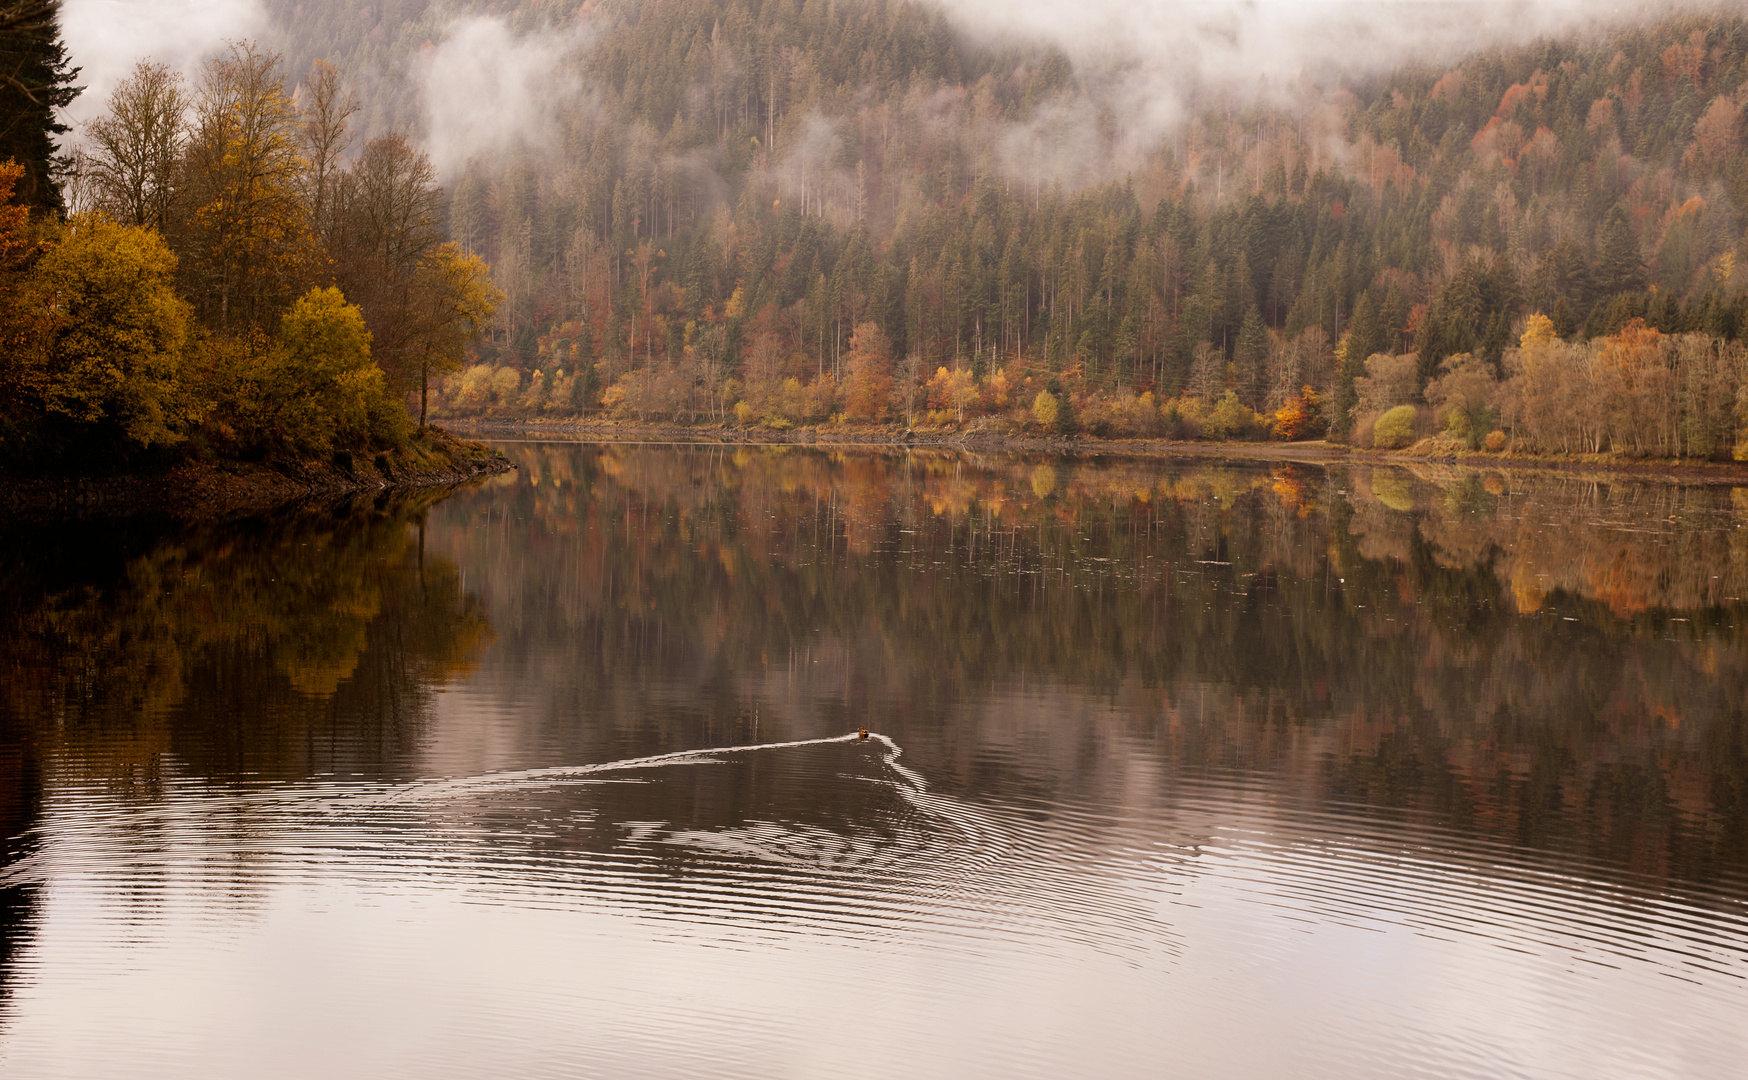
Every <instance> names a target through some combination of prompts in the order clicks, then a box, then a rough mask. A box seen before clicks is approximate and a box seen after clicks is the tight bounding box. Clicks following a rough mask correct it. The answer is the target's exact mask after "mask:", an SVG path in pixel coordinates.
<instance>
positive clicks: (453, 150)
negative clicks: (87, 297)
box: [63, 0, 1671, 171]
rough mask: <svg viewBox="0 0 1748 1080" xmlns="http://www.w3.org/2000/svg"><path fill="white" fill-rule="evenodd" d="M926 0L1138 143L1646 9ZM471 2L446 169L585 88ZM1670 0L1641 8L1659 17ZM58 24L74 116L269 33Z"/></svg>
mask: <svg viewBox="0 0 1748 1080" xmlns="http://www.w3.org/2000/svg"><path fill="white" fill-rule="evenodd" d="M309 2H322V0H309ZM329 2H333V0H329ZM935 2H937V3H940V4H942V5H943V6H944V7H945V8H946V9H947V10H948V11H949V12H950V13H951V14H952V16H953V18H954V19H955V21H956V22H957V23H958V24H959V25H960V26H962V27H964V28H965V29H966V31H967V32H969V33H971V34H973V35H976V36H984V37H991V38H999V37H1004V36H1021V37H1026V38H1034V39H1036V38H1043V39H1047V40H1052V41H1055V42H1057V43H1058V44H1060V45H1061V46H1062V47H1063V48H1064V49H1065V50H1066V51H1067V52H1068V53H1069V54H1070V56H1071V57H1073V59H1074V60H1075V63H1076V65H1077V69H1078V70H1079V71H1080V72H1081V73H1082V75H1083V78H1084V80H1085V83H1086V85H1087V88H1088V92H1089V95H1090V98H1089V99H1086V100H1083V101H1082V102H1081V103H1080V104H1081V105H1082V106H1087V105H1090V106H1092V107H1097V106H1100V105H1103V106H1109V107H1110V108H1111V110H1112V112H1113V113H1114V114H1115V115H1118V116H1121V117H1123V118H1124V120H1125V123H1126V124H1127V126H1128V128H1129V130H1130V132H1131V134H1132V135H1133V136H1134V137H1136V138H1140V139H1147V138H1151V137H1156V136H1158V135H1160V134H1163V133H1164V132H1165V131H1166V130H1167V129H1168V128H1169V126H1170V125H1171V124H1172V123H1173V122H1175V120H1176V119H1177V117H1178V115H1179V113H1180V110H1179V100H1180V94H1181V91H1182V89H1183V88H1184V86H1185V85H1186V83H1187V82H1188V81H1200V82H1207V81H1215V82H1222V83H1229V84H1232V85H1235V86H1237V87H1239V88H1241V89H1243V88H1248V87H1255V86H1256V85H1257V83H1258V80H1259V79H1268V80H1270V81H1272V82H1276V83H1278V82H1279V81H1280V80H1282V79H1284V78H1290V77H1292V76H1293V75H1295V74H1296V73H1298V72H1301V71H1304V70H1307V69H1310V70H1322V69H1326V68H1328V67H1330V66H1339V67H1343V68H1349V69H1354V68H1378V67H1386V66H1389V65H1393V64H1396V63H1399V62H1400V61H1401V60H1403V59H1404V58H1405V57H1407V56H1408V55H1409V54H1411V53H1412V54H1419V55H1421V56H1423V57H1424V56H1427V55H1428V54H1432V55H1437V54H1440V53H1447V54H1455V53H1457V52H1460V51H1461V50H1463V49H1466V48H1471V47H1474V46H1477V45H1481V44H1485V43H1489V42H1493V41H1498V40H1500V39H1504V38H1513V39H1518V40H1522V39H1525V38H1529V37H1533V36H1535V35H1536V34H1538V33H1545V32H1551V31H1556V30H1560V29H1565V28H1569V27H1571V26H1573V25H1576V24H1579V23H1581V22H1583V21H1587V20H1597V19H1613V18H1619V17H1622V16H1624V15H1626V14H1628V13H1630V12H1632V11H1634V10H1647V11H1648V10H1649V9H1645V8H1644V6H1643V5H1642V4H1632V3H1628V2H1626V0H1538V2H1534V3H1531V2H1528V0H1359V2H1354V0H1248V2H1233V0H1204V2H1196V0H1139V2H1138V0H1075V2H1073V3H1064V2H1062V0H935ZM472 6H474V5H470V4H468V3H466V2H465V0H463V2H461V3H457V4H456V5H455V7H456V11H457V18H456V19H455V21H454V22H453V23H451V28H450V32H449V34H448V35H447V37H446V38H445V39H444V40H443V41H442V42H441V43H440V44H439V46H438V48H437V49H436V50H435V53H434V54H433V55H431V56H429V57H427V58H426V61H425V63H424V64H423V65H422V67H421V69H420V71H419V72H418V75H419V77H422V78H424V79H425V80H426V84H427V94H426V99H427V101H428V115H427V117H426V121H427V136H428V140H429V149H430V150H431V152H432V155H433V157H434V158H435V159H437V163H438V165H439V167H440V168H443V169H444V170H445V171H449V170H450V169H452V168H454V167H456V166H457V165H459V164H460V163H461V161H462V160H463V159H465V157H466V156H468V155H470V154H475V153H481V152H492V151H494V150H496V149H499V148H501V147H502V146H503V145H504V144H505V143H506V142H507V141H510V140H514V139H515V138H518V137H538V136H539V134H540V131H541V128H542V126H543V124H544V122H545V120H546V119H547V118H548V117H549V115H550V112H551V110H552V109H553V108H555V107H575V105H576V97H575V95H576V93H579V92H580V90H581V86H580V81H577V80H575V79H574V76H572V77H571V78H572V80H573V85H572V86H571V87H568V88H566V89H568V90H569V91H570V93H568V94H563V93H561V94H554V93H553V92H552V89H553V88H552V86H551V85H550V81H551V80H552V79H555V78H558V77H559V74H560V73H561V72H562V73H574V72H577V71H578V70H579V65H576V64H573V63H567V62H565V61H564V59H563V58H564V55H565V54H566V53H567V52H568V51H569V50H570V49H571V48H573V47H575V46H576V45H578V44H579V43H580V42H581V41H582V40H583V39H584V36H585V35H586V33H587V30H586V28H578V31H577V33H576V34H574V35H557V36H555V35H551V34H545V35H541V36H539V37H535V38H518V37H516V36H515V35H513V34H512V33H511V32H510V31H509V30H508V28H507V26H506V25H505V24H504V23H503V22H502V21H501V20H500V19H497V18H494V17H491V16H482V15H477V14H467V11H468V9H469V8H470V7H472ZM1670 6H1671V5H1665V6H1662V7H1660V8H1658V9H1657V10H1656V11H1655V12H1651V14H1656V15H1664V14H1667V13H1668V11H1669V9H1670ZM63 18H64V28H65V33H66V37H67V42H68V45H69V46H70V48H71V50H72V53H73V57H74V62H75V63H77V64H79V65H80V66H81V67H82V69H83V71H82V73H81V76H80V81H81V82H82V83H83V84H84V85H85V86H86V87H88V89H87V90H86V92H85V94H84V95H83V96H82V97H81V98H80V100H79V101H77V102H76V103H75V104H74V106H73V107H72V109H71V110H69V112H70V115H71V117H72V118H73V119H74V120H75V121H79V120H83V119H87V118H89V117H91V116H93V115H96V114H97V113H99V112H101V111H102V107H103V102H104V99H105V98H106V97H107V96H108V94H109V92H110V90H111V89H112V88H113V87H114V85H115V83H116V82H117V81H118V80H119V79H121V78H123V77H125V76H126V74H127V72H128V71H129V70H130V69H131V68H132V66H133V64H134V62H135V61H136V60H138V59H140V58H141V57H144V56H151V57H153V58H155V59H157V60H160V61H162V62H164V63H168V64H170V65H172V66H173V67H178V68H181V69H183V70H185V71H192V70H193V68H194V67H195V66H196V65H197V64H198V63H199V61H200V59H201V58H202V57H203V56H205V55H209V54H211V53H212V52H214V51H216V50H217V49H219V48H221V47H222V44H223V42H224V41H225V40H226V39H236V38H241V37H267V38H269V40H270V34H269V31H270V27H269V24H268V20H267V18H266V16H265V13H264V12H263V11H262V9H261V7H260V5H259V3H258V0H67V3H66V8H65V12H64V17H63ZM1076 112H1077V110H1076V109H1073V108H1070V109H1068V110H1067V111H1066V112H1064V111H1062V110H1060V109H1059V110H1058V111H1057V113H1056V114H1054V116H1053V117H1046V118H1044V119H1041V120H1040V121H1039V125H1044V124H1049V123H1053V124H1054V128H1055V129H1060V130H1074V129H1076V128H1078V127H1080V126H1081V125H1080V124H1079V123H1078V121H1077V120H1076ZM507 124H515V125H516V128H517V130H512V129H509V128H507V127H506V125H507ZM1035 126H1037V125H1035ZM1042 131H1043V127H1042V126H1040V127H1039V132H1038V133H1031V134H1030V135H1029V136H1027V137H1028V138H1030V139H1031V143H1026V139H1021V140H1020V142H1021V143H1026V144H1027V145H1035V143H1036V141H1037V139H1038V138H1040V137H1042V135H1041V134H1040V133H1041V132H1042ZM1016 145H1018V144H1016ZM1022 152H1025V153H1030V152H1031V151H1029V150H1024V151H1022Z"/></svg>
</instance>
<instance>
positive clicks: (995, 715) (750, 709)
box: [440, 447, 1748, 877]
mask: <svg viewBox="0 0 1748 1080" xmlns="http://www.w3.org/2000/svg"><path fill="white" fill-rule="evenodd" d="M519 453H520V455H521V457H522V464H523V466H524V467H523V469H522V471H521V472H520V473H519V474H517V475H516V476H512V477H505V478H502V479H501V480H500V481H498V482H497V484H496V486H495V487H494V488H493V489H491V490H490V491H477V492H473V493H464V494H462V495H460V496H458V497H457V498H456V499H455V500H454V501H453V502H452V503H450V504H446V506H445V507H444V508H443V509H442V510H441V511H440V514H441V515H442V516H443V518H444V520H445V521H453V520H455V519H456V518H458V517H468V518H471V519H472V520H470V522H469V524H470V527H469V528H466V529H459V528H445V529H443V530H440V531H441V535H442V536H443V537H444V540H443V542H444V543H445V544H447V545H451V549H452V550H453V551H454V556H455V558H456V560H457V561H458V562H459V563H461V564H463V565H467V566H469V567H477V568H479V570H478V571H474V570H470V578H469V584H470V586H474V587H475V588H476V591H477V592H478V593H479V594H480V595H481V597H482V600H483V601H484V602H486V603H488V604H489V605H490V607H491V609H492V610H493V612H494V618H495V621H497V623H498V624H499V625H500V626H503V627H506V628H507V629H506V630H505V637H504V639H503V641H502V642H501V646H500V654H501V657H500V662H499V663H497V664H494V667H493V671H492V674H493V677H495V678H499V679H502V680H504V681H505V683H506V684H507V687H506V688H507V689H508V684H514V686H515V687H517V688H525V687H528V686H545V687H551V688H552V689H551V691H550V692H551V694H552V698H553V699H552V702H551V706H550V711H551V712H552V713H553V714H554V715H577V714H578V713H579V712H581V713H586V714H588V715H590V717H591V721H592V722H591V723H589V724H583V725H573V726H571V727H570V728H567V731H566V734H565V735H564V736H562V737H564V738H570V739H572V740H574V741H575V742H576V744H577V745H576V746H575V747H573V748H572V750H573V751H574V752H575V753H576V754H577V755H578V756H579V759H583V760H604V759H609V758H613V757H621V756H627V755H629V754H633V753H641V752H648V751H652V750H656V749H661V748H666V747H670V746H673V745H708V741H706V740H712V739H721V738H736V739H738V738H750V737H753V736H754V734H755V727H754V725H755V724H758V725H762V727H759V728H757V729H756V734H758V735H759V736H771V735H773V734H779V735H789V734H799V733H801V732H799V731H796V730H779V729H783V728H785V725H787V726H788V728H790V729H793V728H794V726H795V725H796V723H797V720H796V719H795V718H798V717H803V716H807V717H816V718H821V720H822V722H824V723H825V724H826V726H827V727H836V728H837V729H839V730H843V729H848V728H850V727H853V726H854V725H855V724H856V723H857V722H859V721H861V720H862V719H866V718H872V719H873V720H874V721H875V722H876V723H877V724H878V726H880V727H881V728H882V729H883V730H887V731H890V732H892V733H894V734H895V735H896V736H898V737H899V738H900V739H901V741H904V742H906V743H912V744H927V743H933V744H934V745H933V746H930V747H929V749H928V751H927V752H928V754H929V757H930V760H932V761H935V762H943V761H944V762H949V763H951V764H950V766H949V771H950V773H951V775H949V776H946V777H943V778H942V779H943V780H944V781H945V782H946V783H948V784H950V785H959V786H961V787H962V788H964V789H980V790H993V788H992V786H991V785H996V786H999V785H1001V784H1009V785H1020V786H1022V787H1024V788H1027V789H1035V790H1037V791H1038V792H1039V793H1041V794H1042V793H1048V792H1051V791H1057V792H1061V791H1064V790H1078V791H1081V792H1083V793H1088V794H1094V795H1097V794H1098V793H1100V792H1102V791H1106V790H1108V788H1109V784H1110V783H1111V782H1112V780H1113V776H1112V774H1111V769H1112V768H1113V766H1112V765H1111V763H1110V760H1109V757H1108V755H1103V754H1100V753H1098V752H1096V751H1097V747H1098V746H1099V745H1100V744H1101V743H1102V742H1104V741H1107V740H1108V739H1112V738H1124V739H1128V738H1142V739H1146V740H1148V741H1149V742H1150V743H1151V744H1153V745H1155V746H1157V747H1158V748H1159V749H1160V750H1161V752H1163V753H1165V754H1166V755H1167V756H1168V758H1169V759H1170V762H1171V764H1172V767H1173V768H1174V769H1175V770H1179V771H1183V770H1188V771H1195V772H1205V771H1208V770H1239V771H1248V770H1253V769H1261V770H1270V771H1272V772H1274V773H1276V774H1281V773H1285V774H1290V775H1291V776H1292V777H1294V778H1295V783H1298V784H1301V785H1302V786H1303V787H1304V789H1305V790H1306V791H1308V792H1310V793H1312V794H1314V795H1315V796H1316V797H1319V798H1336V799H1353V800H1360V801H1364V802H1367V803H1371V804H1374V805H1377V806H1382V807H1400V808H1402V809H1404V810H1411V811H1414V812H1417V813H1424V814H1432V815H1434V816H1436V817H1437V818H1438V819H1439V820H1442V821H1445V822H1446V823H1448V824H1449V825H1451V826H1452V827H1453V828H1459V829H1462V830H1466V831H1472V832H1475V833H1478V834H1483V835H1488V836H1493V837H1497V838H1500V839H1505V840H1511V841H1523V842H1528V843H1532V844H1542V845H1549V846H1554V847H1559V848H1562V849H1565V850H1571V851H1573V852H1575V853H1584V854H1588V855H1590V856H1594V857H1596V858H1600V859H1605V860H1608V861H1611V862H1614V863H1617V864H1623V865H1629V866H1632V867H1635V868H1639V869H1643V870H1645V871H1647V872H1649V873H1654V874H1664V873H1679V874H1684V875H1690V876H1695V877H1706V876H1709V875H1710V874H1711V873H1712V872H1713V871H1714V870H1715V869H1717V868H1718V867H1721V866H1725V865H1728V864H1729V863H1730V861H1731V860H1734V861H1735V863H1736V864H1737V865H1740V864H1741V863H1742V861H1743V860H1744V858H1745V856H1748V838H1745V836H1744V820H1745V818H1748V807H1745V806H1744V804H1743V798H1742V796H1741V795H1740V792H1741V791H1742V790H1743V788H1744V786H1745V783H1748V753H1745V751H1744V739H1745V736H1744V729H1745V727H1748V722H1745V721H1744V718H1743V715H1742V711H1741V707H1740V705H1739V704H1738V703H1739V702H1740V701H1741V700H1742V697H1743V694H1742V692H1743V691H1744V690H1748V662H1745V658H1744V655H1743V648H1742V639H1741V636H1740V633H1739V631H1738V630H1736V629H1735V628H1734V621H1735V618H1736V616H1737V615H1738V614H1740V613H1741V608H1740V605H1737V604H1736V602H1735V601H1734V600H1733V599H1731V600H1730V601H1729V603H1728V604H1726V603H1725V598H1726V597H1728V598H1734V597H1737V596H1744V595H1748V594H1744V593H1742V592H1741V590H1740V587H1739V586H1738V585H1737V584H1736V583H1737V582H1739V581H1740V579H1741V575H1742V574H1743V573H1744V570H1743V567H1742V562H1743V560H1741V559H1739V558H1738V557H1737V556H1736V554H1735V551H1736V547H1737V546H1738V545H1739V542H1738V541H1736V540H1735V538H1734V536H1735V530H1734V529H1733V525H1734V523H1735V521H1736V508H1735V506H1734V504H1733V503H1732V502H1731V501H1730V498H1729V496H1728V495H1727V494H1724V495H1720V494H1718V493H1716V492H1711V491H1707V490H1705V489H1670V488H1662V487H1657V486H1647V487H1646V488H1644V489H1643V490H1632V489H1627V488H1620V489H1617V490H1614V491H1606V490H1600V489H1598V488H1597V487H1596V486H1595V485H1585V484H1581V483H1577V482H1570V481H1559V480H1552V481H1534V482H1529V481H1525V480H1523V479H1522V478H1518V479H1516V480H1514V481H1512V482H1510V483H1506V482H1505V481H1504V480H1503V479H1502V478H1501V477H1498V476H1488V477H1483V476H1478V475H1476V474H1472V473H1471V474H1457V473H1454V472H1453V473H1450V474H1432V473H1428V474H1424V475H1411V474H1409V473H1406V472H1402V471H1400V470H1395V471H1390V470H1382V469H1380V470H1376V471H1375V472H1374V470H1371V469H1369V468H1362V467H1353V468H1338V469H1329V470H1323V469H1316V468H1307V467H1275V468H1272V469H1265V468H1260V467H1257V468H1250V467H1234V466H1220V465H1205V464H1204V465H1192V466H1162V465H1160V464H1158V463H1146V462H1123V463H1074V462H1060V461H1046V462H1040V461H1038V460H1029V461H1020V460H1013V459H1007V458H998V459H981V458H976V457H967V456H959V455H951V454H920V453H916V454H904V453H895V454H879V453H873V454H865V453H841V452H812V451H805V450H799V449H794V448H778V449H769V450H749V449H744V448H741V449H735V448H723V447H693V448H680V449H646V448H633V447H607V448H603V447H529V448H524V449H522V450H520V451H519ZM1046 471H1047V472H1048V475H1047V476H1046V475H1044V473H1045V472H1046ZM1598 499H1601V500H1602V502H1601V503H1599V502H1598ZM1604 511H1607V512H1608V513H1610V514H1613V515H1616V517H1611V518H1609V519H1608V520H1616V519H1617V518H1618V520H1620V521H1623V522H1627V523H1629V524H1631V523H1633V522H1638V523H1641V524H1644V525H1645V526H1646V531H1644V532H1626V531H1622V530H1619V529H1616V530H1605V529H1595V530H1589V531H1586V530H1574V529H1563V528H1548V527H1546V523H1550V522H1552V523H1562V522H1572V521H1579V520H1591V519H1594V516H1595V515H1596V514H1599V513H1602V512H1604ZM1586 515H1591V517H1589V518H1586ZM1672 515H1673V516H1675V517H1676V518H1677V521H1676V522H1675V523H1674V524H1670V523H1668V522H1667V521H1666V520H1665V519H1667V518H1669V517H1670V516H1672ZM1683 515H1686V516H1685V517H1684V516H1683ZM534 566H539V567H542V568H545V569H544V571H543V572H542V573H539V574H531V573H529V572H528V568H529V567H534ZM1610 566H1624V567H1627V568H1629V572H1630V575H1631V578H1632V581H1633V582H1634V584H1633V589H1635V590H1636V591H1634V592H1632V594H1631V595H1632V597H1633V599H1632V601H1631V602H1630V603H1626V602H1623V600H1622V597H1623V596H1625V595H1627V594H1626V592H1624V591H1623V588H1622V586H1621V584H1620V580H1619V579H1618V578H1617V577H1610V576H1609V575H1607V574H1604V573H1601V572H1599V571H1598V570H1597V568H1601V567H1610ZM1526 567H1527V568H1531V569H1530V571H1529V572H1533V573H1536V574H1541V575H1542V577H1543V578H1545V579H1546V582H1547V584H1546V585H1545V586H1542V587H1541V592H1540V594H1539V598H1538V601H1537V603H1536V604H1534V605H1531V604H1527V603H1525V602H1524V598H1523V596H1522V595H1520V593H1521V589H1520V586H1519V584H1518V578H1519V577H1521V576H1522V574H1523V573H1525V572H1526V571H1524V569H1523V568H1526ZM481 571H483V573H482V575H481V579H480V580H479V581H478V582H477V583H476V582H475V580H474V579H473V577H472V576H471V575H472V574H473V573H478V572H481ZM1713 574H1716V575H1718V577H1717V579H1716V580H1715V581H1714V580H1713V579H1712V577H1711V575H1713ZM1538 580H1541V579H1540V578H1538ZM1731 605H1735V606H1731ZM1674 619H1687V620H1689V621H1686V622H1673V621H1671V620H1674ZM1016 693H1017V694H1019V696H1018V697H1017V698H1016V697H1015V696H1014V695H1015V694H1016ZM1063 693H1067V694H1068V695H1069V696H1068V697H1067V698H1065V697H1063V696H1062V695H1063ZM1040 695H1042V696H1040ZM1065 701H1067V702H1070V703H1071V704H1070V705H1065V704H1064V702H1065ZM980 702H989V703H995V702H1003V703H1004V704H1002V705H1001V706H1000V707H995V706H994V705H993V704H991V705H989V707H984V706H983V705H980V704H979V703H980ZM1100 702H1103V703H1104V704H1103V705H1098V704H1097V703H1100ZM1073 703H1078V704H1073ZM1068 708H1073V709H1078V710H1081V712H1082V713H1083V714H1084V715H1083V716H1082V717H1081V718H1079V719H1076V720H1073V721H1070V720H1069V719H1067V718H1066V714H1065V711H1064V710H1065V709H1068ZM1028 710H1030V713H1028ZM1034 714H1035V715H1034ZM1046 714H1047V715H1046ZM1052 718H1054V719H1052ZM966 724H976V725H978V732H977V734H976V735H975V737H972V736H966V737H963V738H962V737H961V732H962V725H966ZM1052 724H1054V728H1053V727H1052ZM1027 725H1030V727H1029V728H1027V730H1028V731H1029V732H1030V733H1029V734H1028V735H1027V736H1026V738H1027V739H1029V740H1030V743H1029V748H1027V747H1021V746H1018V745H1017V739H1018V737H1017V736H1013V735H1012V732H1014V731H1016V730H1019V729H1020V728H1022V727H1027ZM676 727H679V728H684V729H687V730H683V731H677V730H674V729H675V728H676ZM1101 732H1102V734H1101ZM806 733H808V734H813V733H817V731H816V729H810V730H809V731H807V732H806ZM1004 746H1005V747H1006V748H1007V751H1011V752H1007V751H1004V752H1000V753H997V752H996V751H995V750H994V749H992V748H997V747H1004ZM1046 751H1047V752H1046Z"/></svg>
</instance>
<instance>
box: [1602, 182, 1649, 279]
mask: <svg viewBox="0 0 1748 1080" xmlns="http://www.w3.org/2000/svg"><path fill="white" fill-rule="evenodd" d="M1593 267H1594V268H1593V270H1592V277H1593V278H1594V280H1595V282H1596V285H1597V291H1598V292H1599V293H1600V294H1601V296H1602V297H1603V298H1604V299H1606V298H1608V297H1612V296H1615V295H1616V294H1619V293H1624V292H1635V291H1637V290H1639V289H1642V288H1644V287H1645V264H1644V261H1643V260H1642V259H1640V258H1639V240H1638V238H1637V237H1636V236H1634V235H1633V227H1632V225H1630V224H1629V223H1628V222H1627V214H1626V211H1625V210H1622V209H1621V208H1620V206H1619V205H1616V206H1615V208H1614V209H1612V210H1610V211H1609V212H1608V217H1607V218H1606V219H1604V221H1603V223H1602V228H1601V229H1599V230H1597V234H1596V259H1595V262H1594V263H1593Z"/></svg>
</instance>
